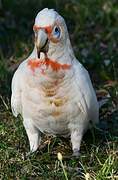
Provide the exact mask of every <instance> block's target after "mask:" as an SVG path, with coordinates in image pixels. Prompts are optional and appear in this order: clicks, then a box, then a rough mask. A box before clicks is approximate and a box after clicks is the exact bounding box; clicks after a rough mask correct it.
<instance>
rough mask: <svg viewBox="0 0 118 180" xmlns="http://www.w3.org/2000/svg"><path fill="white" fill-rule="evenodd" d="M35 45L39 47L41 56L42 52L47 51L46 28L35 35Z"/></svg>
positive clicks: (38, 50)
mask: <svg viewBox="0 0 118 180" xmlns="http://www.w3.org/2000/svg"><path fill="white" fill-rule="evenodd" d="M35 45H36V48H37V53H38V56H40V52H44V53H45V52H47V50H48V47H47V46H48V37H47V34H46V32H45V30H43V29H40V30H39V31H38V32H37V34H36V37H35Z"/></svg>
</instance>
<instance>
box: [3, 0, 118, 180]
mask: <svg viewBox="0 0 118 180" xmlns="http://www.w3.org/2000/svg"><path fill="white" fill-rule="evenodd" d="M21 6H22V8H21ZM44 7H49V8H50V7H51V8H55V9H56V10H57V11H58V12H60V14H61V15H63V16H64V18H65V20H66V22H67V26H68V29H69V34H70V38H71V42H72V45H73V48H74V52H75V54H76V57H77V58H78V59H79V61H80V62H81V63H82V64H83V65H84V66H85V67H86V68H87V69H88V71H89V73H90V76H91V78H92V82H93V85H94V88H95V89H96V93H97V96H98V99H101V98H104V97H107V98H108V101H107V102H106V104H105V105H104V106H103V107H102V108H101V109H100V123H99V124H98V125H97V126H96V127H95V128H94V129H92V130H90V131H88V132H87V133H86V134H85V136H84V138H83V141H82V145H81V155H80V157H79V158H77V159H76V158H72V157H71V153H72V151H71V144H70V141H69V139H64V138H60V137H56V138H54V137H47V136H46V135H43V138H42V143H41V147H40V150H38V151H37V152H36V153H33V154H31V155H29V154H28V152H29V144H28V139H27V136H26V132H25V129H24V127H23V124H22V118H21V117H20V116H19V117H18V118H15V117H13V115H12V112H11V108H10V95H11V88H10V84H11V79H12V76H13V73H14V71H15V70H16V68H17V66H18V65H19V64H20V63H21V61H22V60H23V59H25V58H26V57H27V56H28V55H29V54H30V52H31V50H32V48H33V31H32V25H33V22H34V21H33V20H34V17H35V15H36V13H37V12H38V11H39V10H41V9H42V8H44ZM75 15H76V16H75ZM117 16H118V3H117V0H107V1H106V0H95V1H92V0H80V1H77V0H65V1H63V2H61V1H59V0H56V1H54V0H50V1H48V0H46V1H45V2H43V1H42V0H39V1H38V0H35V1H28V0H23V1H22V0H20V1H13V0H11V1H8V0H4V1H0V42H1V43H0V179H42V180H43V179H46V180H47V179H49V180H52V179H54V180H56V179H57V180H58V179H59V180H61V179H67V178H68V179H72V180H76V179H80V180H81V179H86V180H89V179H90V180H106V179H111V180H116V179H118V78H117V77H118V60H117V58H118V28H117V27H118V18H117ZM58 152H60V153H61V154H62V157H63V160H62V161H63V165H64V169H65V171H66V173H67V178H66V177H65V176H64V173H63V168H62V164H61V162H60V161H59V160H58V158H57V154H58Z"/></svg>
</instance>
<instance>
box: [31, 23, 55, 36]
mask: <svg viewBox="0 0 118 180" xmlns="http://www.w3.org/2000/svg"><path fill="white" fill-rule="evenodd" d="M40 29H44V30H45V31H46V33H48V34H50V33H51V32H52V26H45V27H40V26H37V25H34V26H33V30H34V31H39V30H40Z"/></svg>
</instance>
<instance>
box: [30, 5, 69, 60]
mask: <svg viewBox="0 0 118 180" xmlns="http://www.w3.org/2000/svg"><path fill="white" fill-rule="evenodd" d="M33 30H34V33H35V46H36V48H37V53H38V57H40V52H44V53H48V51H49V50H50V49H51V48H52V47H53V49H54V48H55V49H56V47H57V45H58V47H59V46H60V47H62V48H63V47H64V45H65V43H66V41H67V37H68V32H67V27H66V24H65V21H64V19H63V17H61V16H60V15H59V14H58V13H57V12H56V11H55V10H53V9H48V8H45V9H43V10H42V11H40V12H39V13H38V14H37V16H36V18H35V24H34V26H33Z"/></svg>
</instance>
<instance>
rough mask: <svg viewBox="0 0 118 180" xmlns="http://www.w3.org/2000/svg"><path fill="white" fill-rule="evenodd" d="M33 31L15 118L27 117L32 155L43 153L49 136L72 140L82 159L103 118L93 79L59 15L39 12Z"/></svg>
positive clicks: (17, 87)
mask: <svg viewBox="0 0 118 180" xmlns="http://www.w3.org/2000/svg"><path fill="white" fill-rule="evenodd" d="M33 30H34V33H35V45H34V49H33V52H32V53H31V55H30V56H29V57H28V58H27V59H26V60H25V61H23V62H22V63H21V64H20V66H19V67H18V69H17V70H16V72H15V74H14V76H13V80H12V97H11V107H12V111H13V114H14V116H16V117H17V115H18V114H21V115H22V117H23V124H24V127H25V129H26V132H27V135H28V139H29V143H30V151H31V152H34V151H36V150H37V148H38V147H39V145H40V142H41V133H47V134H52V135H59V136H64V137H67V136H70V138H71V143H72V150H73V153H74V155H79V151H80V144H81V140H82V137H83V134H84V132H85V131H86V130H87V129H88V128H89V125H90V122H92V123H93V124H96V123H98V116H99V106H98V102H97V99H96V95H95V91H94V89H93V87H92V83H91V80H90V77H89V74H88V72H87V70H86V69H85V68H84V67H83V66H82V64H81V63H80V62H79V61H78V60H77V59H76V57H75V56H74V53H73V50H72V47H71V43H70V39H69V35H68V31H67V27H66V24H65V21H64V19H63V17H61V16H60V15H59V14H58V13H57V12H56V11H55V10H53V9H48V8H45V9H43V10H42V11H40V12H39V13H38V14H37V16H36V18H35V24H34V26H33Z"/></svg>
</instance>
